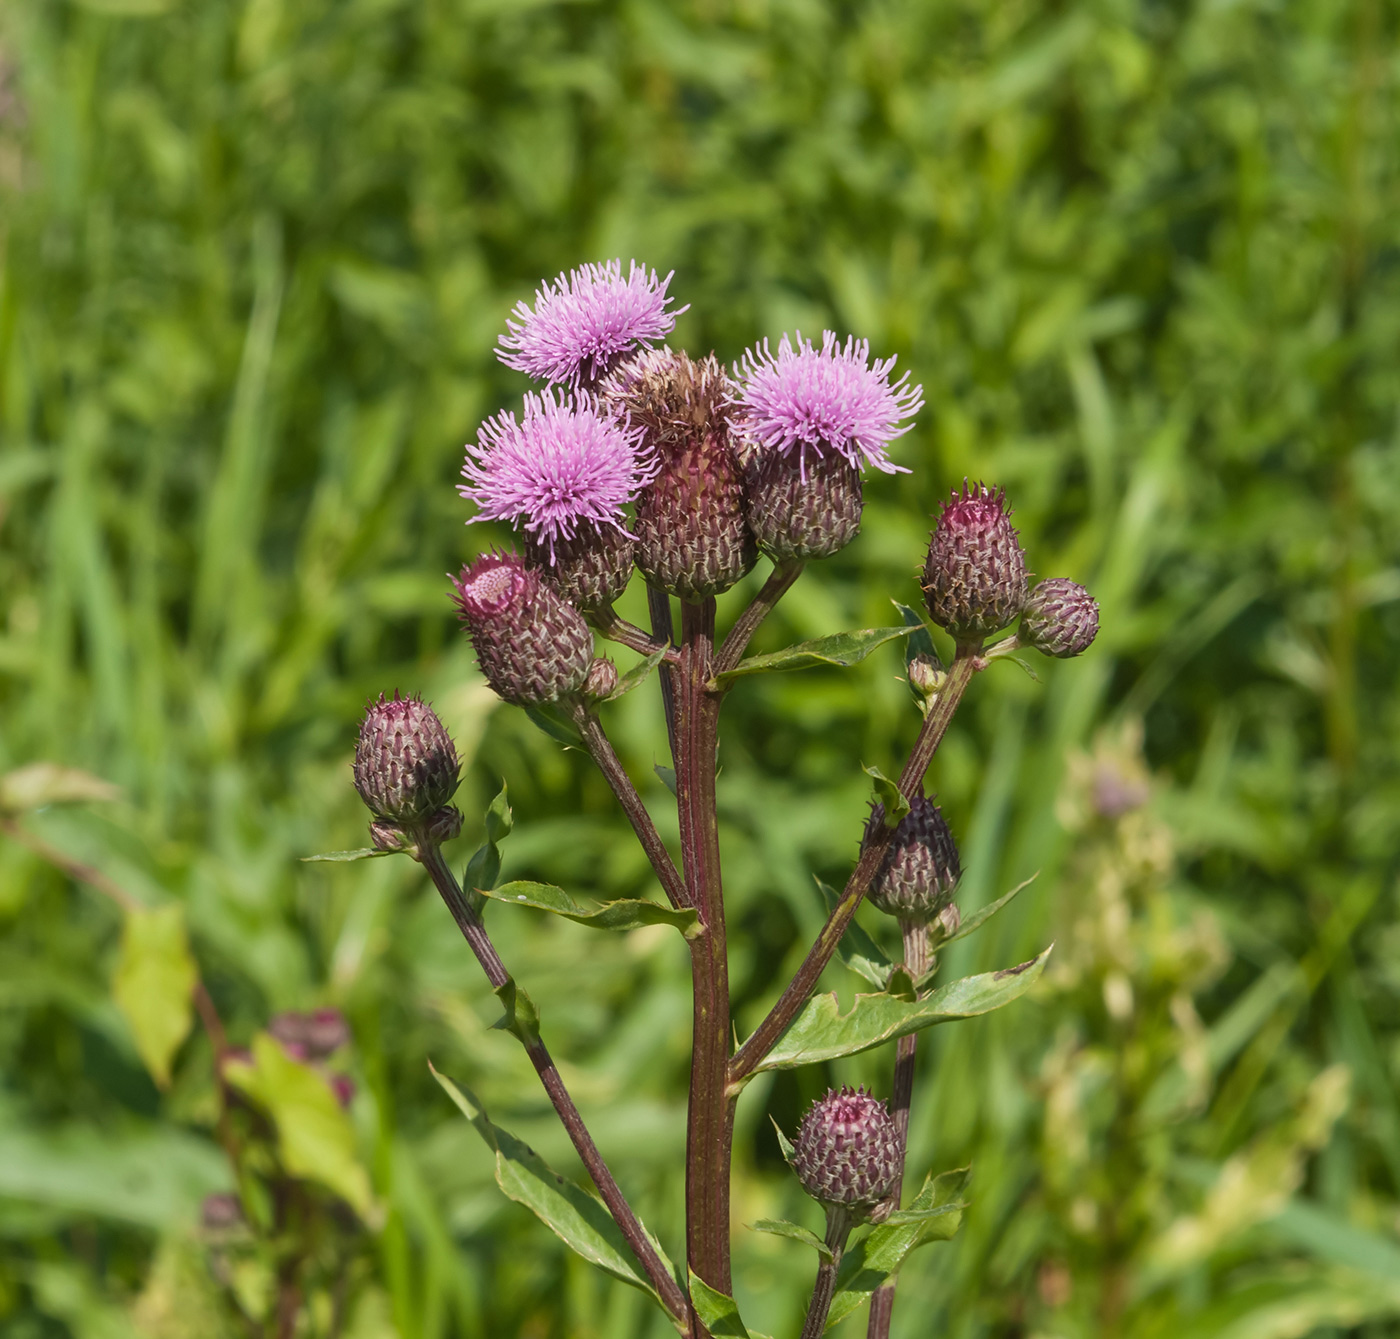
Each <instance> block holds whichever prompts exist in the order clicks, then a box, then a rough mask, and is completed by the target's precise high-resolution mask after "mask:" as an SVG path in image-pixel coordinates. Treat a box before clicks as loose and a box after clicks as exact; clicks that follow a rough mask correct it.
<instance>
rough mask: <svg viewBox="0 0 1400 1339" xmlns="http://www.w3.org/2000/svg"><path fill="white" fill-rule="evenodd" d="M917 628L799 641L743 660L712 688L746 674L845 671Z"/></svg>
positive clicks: (866, 630)
mask: <svg viewBox="0 0 1400 1339" xmlns="http://www.w3.org/2000/svg"><path fill="white" fill-rule="evenodd" d="M913 631H914V629H913V628H862V629H860V631H858V632H838V633H836V634H834V635H833V636H831V637H818V638H817V639H816V640H815V641H810V642H798V643H797V645H796V646H789V647H787V648H786V649H785V650H782V651H774V652H772V653H771V654H769V655H766V656H750V657H749V658H748V659H747V660H741V661H740V662H739V663H738V664H737V665H735V666H734V668H733V669H732V670H725V671H724V673H723V674H716V675H715V677H714V678H713V679H711V680H710V684H709V686H710V687H711V688H712V689H714V688H728V687H729V685H730V684H731V683H733V682H734V680H735V679H742V678H743V677H744V676H745V675H746V674H772V673H774V672H776V671H778V670H802V669H815V668H817V667H818V666H821V665H836V666H839V667H842V668H844V667H845V666H847V665H855V664H858V663H859V662H860V661H862V660H864V659H865V657H866V656H868V655H869V654H870V653H871V652H872V651H873V650H874V649H875V648H876V647H877V646H883V645H884V644H885V643H886V642H892V641H895V640H896V639H898V638H900V637H907V636H908V635H909V634H910V633H911V632H913Z"/></svg>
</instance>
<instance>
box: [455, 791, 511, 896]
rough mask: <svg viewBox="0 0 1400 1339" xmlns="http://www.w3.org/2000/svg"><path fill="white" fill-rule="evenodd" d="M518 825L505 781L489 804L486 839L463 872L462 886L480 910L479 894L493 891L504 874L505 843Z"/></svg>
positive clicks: (485, 830) (484, 838)
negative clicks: (502, 858)
mask: <svg viewBox="0 0 1400 1339" xmlns="http://www.w3.org/2000/svg"><path fill="white" fill-rule="evenodd" d="M514 826H515V816H514V814H512V813H511V808H510V802H509V800H508V799H507V798H506V787H505V786H504V785H502V786H501V789H500V790H499V791H498V792H497V793H496V798H495V799H494V800H492V801H491V803H490V804H489V805H487V807H486V816H485V819H484V822H483V833H482V835H483V840H482V843H481V845H480V846H478V847H477V849H476V850H475V851H474V852H473V853H472V858H471V859H470V860H468V861H467V868H466V872H465V873H464V874H463V875H462V887H463V889H464V890H465V891H466V894H467V897H468V899H469V900H470V901H471V902H472V904H473V906H475V907H476V909H477V910H478V911H479V910H480V903H481V898H480V897H479V896H478V894H480V893H488V892H490V891H491V889H493V888H494V887H495V886H496V882H497V880H499V879H500V877H501V843H502V842H503V841H505V839H506V838H507V837H509V836H510V833H511V829H512V828H513V827H514Z"/></svg>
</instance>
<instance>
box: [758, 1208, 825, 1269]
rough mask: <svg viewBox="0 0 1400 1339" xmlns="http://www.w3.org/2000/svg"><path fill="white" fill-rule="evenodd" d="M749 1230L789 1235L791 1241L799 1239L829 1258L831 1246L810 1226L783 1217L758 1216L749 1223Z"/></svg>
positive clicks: (776, 1235) (779, 1235) (823, 1257)
mask: <svg viewBox="0 0 1400 1339" xmlns="http://www.w3.org/2000/svg"><path fill="white" fill-rule="evenodd" d="M749 1230H750V1231H751V1232H768V1233H771V1234H772V1235H773V1236H775V1237H791V1238H792V1239H793V1241H800V1242H801V1243H802V1244H803V1245H804V1246H810V1247H811V1248H812V1249H813V1250H814V1251H816V1253H817V1254H818V1255H819V1256H821V1258H822V1259H823V1260H830V1259H831V1247H830V1246H828V1245H827V1244H826V1242H824V1241H823V1240H822V1239H821V1238H820V1237H819V1236H817V1234H816V1233H815V1232H813V1231H812V1230H811V1228H807V1227H802V1226H800V1225H799V1224H797V1223H789V1222H788V1221H787V1220H786V1219H784V1218H760V1219H759V1220H758V1222H756V1223H750V1224H749Z"/></svg>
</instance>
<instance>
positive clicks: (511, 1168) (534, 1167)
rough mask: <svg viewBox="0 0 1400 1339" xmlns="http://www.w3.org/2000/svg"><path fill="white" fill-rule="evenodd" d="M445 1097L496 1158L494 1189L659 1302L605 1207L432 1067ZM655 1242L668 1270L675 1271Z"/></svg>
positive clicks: (586, 1256) (589, 1258)
mask: <svg viewBox="0 0 1400 1339" xmlns="http://www.w3.org/2000/svg"><path fill="white" fill-rule="evenodd" d="M428 1068H429V1069H430V1070H431V1071H432V1075H433V1078H435V1079H436V1080H437V1081H438V1083H439V1084H440V1085H441V1087H442V1090H443V1092H445V1093H446V1094H447V1095H448V1097H450V1098H451V1099H452V1101H453V1103H454V1105H455V1106H456V1107H457V1109H458V1110H459V1111H460V1112H461V1113H462V1114H463V1115H464V1116H465V1117H466V1118H467V1119H468V1120H469V1121H471V1123H472V1125H473V1126H474V1127H475V1128H476V1131H477V1133H478V1134H479V1135H480V1136H481V1137H482V1139H483V1140H485V1141H486V1145H487V1147H488V1148H490V1149H491V1151H492V1152H493V1153H494V1154H495V1156H496V1184H497V1185H498V1186H500V1188H501V1190H502V1191H503V1192H504V1193H505V1194H506V1195H507V1196H508V1197H509V1198H510V1199H513V1200H514V1201H515V1202H516V1203H517V1204H523V1205H524V1206H525V1207H526V1208H527V1209H529V1210H530V1212H531V1213H533V1214H534V1215H535V1217H536V1218H538V1219H539V1220H540V1222H542V1223H543V1224H544V1225H545V1226H546V1227H547V1228H549V1229H550V1231H551V1232H553V1233H554V1235H555V1236H557V1237H558V1238H559V1239H560V1241H562V1242H563V1243H564V1244H565V1245H566V1246H567V1247H569V1249H570V1250H572V1251H576V1252H577V1253H578V1254H579V1255H581V1256H582V1257H583V1258H584V1259H585V1260H587V1261H589V1262H590V1263H592V1264H595V1265H597V1266H598V1268H600V1269H602V1270H605V1271H606V1272H607V1273H609V1274H611V1275H612V1276H613V1277H614V1278H617V1279H621V1280H622V1281H623V1282H624V1283H630V1284H631V1285H632V1286H633V1287H634V1288H640V1289H641V1290H642V1292H644V1293H648V1294H649V1295H650V1296H652V1297H653V1298H656V1300H657V1302H658V1303H659V1302H660V1300H661V1299H660V1298H659V1297H657V1295H656V1291H655V1289H654V1288H652V1286H651V1283H650V1282H649V1281H648V1279H647V1278H646V1276H645V1275H644V1274H643V1273H642V1272H641V1270H640V1268H639V1266H638V1265H637V1264H636V1262H635V1259H634V1257H633V1255H632V1250H631V1247H629V1246H628V1245H627V1241H626V1239H625V1238H624V1237H623V1235H622V1232H621V1230H620V1229H619V1228H618V1226H617V1224H616V1223H615V1222H613V1219H612V1215H611V1214H609V1213H608V1210H607V1207H606V1206H605V1205H604V1204H603V1202H602V1201H601V1200H599V1199H597V1198H596V1197H595V1196H593V1195H590V1194H589V1193H588V1192H587V1191H586V1190H584V1189H583V1188H582V1187H581V1186H577V1185H575V1184H574V1183H573V1182H572V1181H567V1180H565V1179H564V1178H563V1177H562V1176H560V1175H559V1174H558V1173H557V1172H555V1171H554V1170H553V1169H552V1168H551V1167H550V1166H549V1165H548V1164H547V1163H546V1162H545V1161H544V1159H543V1158H541V1157H540V1156H539V1154H538V1153H536V1152H535V1151H534V1149H532V1148H530V1147H529V1145H528V1144H525V1143H522V1142H521V1141H520V1140H519V1139H517V1138H516V1137H515V1136H514V1135H512V1134H511V1133H510V1132H509V1131H507V1130H503V1129H502V1128H501V1127H500V1126H499V1125H495V1124H493V1123H492V1122H491V1120H490V1119H489V1118H488V1116H487V1115H486V1112H485V1111H484V1110H483V1109H482V1106H481V1103H480V1102H478V1101H477V1100H476V1097H475V1096H474V1095H473V1094H472V1093H471V1091H470V1090H469V1089H466V1088H459V1087H458V1086H457V1085H456V1084H455V1083H453V1082H452V1080H451V1079H449V1078H447V1077H446V1076H445V1075H443V1074H439V1073H438V1071H437V1070H436V1069H434V1068H433V1066H432V1064H431V1063H430V1064H429V1065H428ZM647 1236H648V1237H649V1238H651V1242H652V1245H653V1246H655V1247H656V1250H657V1253H658V1254H659V1255H660V1257H661V1259H662V1261H663V1262H665V1264H666V1267H667V1268H668V1269H670V1270H671V1272H672V1273H673V1274H674V1273H675V1267H674V1266H673V1265H672V1264H671V1262H670V1260H668V1259H667V1258H666V1253H665V1252H664V1251H663V1250H662V1249H661V1247H660V1246H659V1245H658V1244H657V1242H656V1239H655V1238H654V1237H651V1234H650V1233H647Z"/></svg>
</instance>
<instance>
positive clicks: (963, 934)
mask: <svg viewBox="0 0 1400 1339" xmlns="http://www.w3.org/2000/svg"><path fill="white" fill-rule="evenodd" d="M1038 878H1040V871H1039V870H1036V872H1035V873H1034V874H1032V875H1031V876H1030V878H1029V879H1022V880H1021V882H1020V883H1018V884H1017V885H1016V886H1015V887H1014V888H1013V889H1012V890H1011V891H1010V892H1009V893H1003V894H1002V895H1001V896H1000V897H999V898H997V900H996V901H995V902H992V903H990V904H989V905H988V906H985V907H983V908H982V910H981V911H975V912H973V913H972V915H971V916H969V917H968V918H967V919H966V920H965V921H963V922H962V923H961V924H960V925H959V926H958V929H957V933H956V934H951V935H949V936H948V937H947V938H946V939H940V940H939V941H938V943H936V944H935V945H933V947H934V948H935V949H941V948H943V947H944V945H946V944H955V943H957V941H958V940H959V939H966V938H967V937H968V935H970V934H972V933H973V931H975V930H980V929H981V928H982V927H983V926H984V925H986V923H987V922H988V921H989V920H991V919H992V917H993V916H995V915H996V914H997V912H999V911H1002V910H1004V909H1005V908H1006V907H1009V906H1010V905H1011V902H1012V900H1013V899H1014V898H1015V896H1016V895H1017V894H1018V893H1020V892H1021V891H1022V890H1024V889H1026V888H1029V887H1030V886H1031V884H1033V883H1034V882H1035V881H1036V880H1037V879H1038ZM924 979H925V980H926V979H927V978H924ZM919 984H920V985H923V984H924V982H923V980H921V981H920V982H919Z"/></svg>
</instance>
